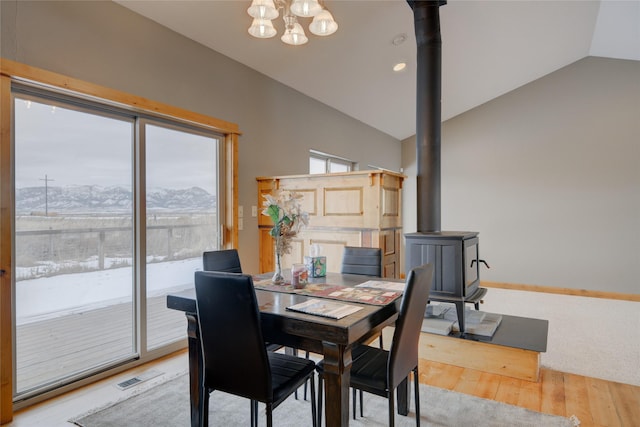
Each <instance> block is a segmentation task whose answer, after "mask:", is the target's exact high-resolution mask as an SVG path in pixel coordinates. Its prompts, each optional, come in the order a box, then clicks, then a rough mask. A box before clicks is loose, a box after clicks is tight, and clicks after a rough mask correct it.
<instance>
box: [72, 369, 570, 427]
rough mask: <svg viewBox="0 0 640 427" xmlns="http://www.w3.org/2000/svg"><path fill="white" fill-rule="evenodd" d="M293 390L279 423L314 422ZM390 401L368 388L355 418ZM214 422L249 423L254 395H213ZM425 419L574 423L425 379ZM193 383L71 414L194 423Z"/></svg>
mask: <svg viewBox="0 0 640 427" xmlns="http://www.w3.org/2000/svg"><path fill="white" fill-rule="evenodd" d="M298 396H299V397H300V399H299V400H296V399H295V398H294V397H293V396H291V397H290V398H289V399H287V400H286V401H285V402H284V403H283V404H281V405H280V406H279V407H278V408H276V409H275V410H274V411H273V425H274V426H278V427H280V426H284V427H300V426H310V425H311V405H310V402H309V401H305V400H303V399H302V398H301V397H302V393H300V392H299V393H298ZM387 408H388V407H387V401H386V399H384V398H380V397H377V396H373V395H370V394H365V401H364V417H360V416H359V415H358V417H357V419H356V420H353V419H351V420H350V424H349V425H352V426H385V425H387V424H388V421H387V420H388V416H387V410H388V409H387ZM209 409H210V414H209V425H210V426H227V427H229V426H247V425H250V422H249V418H250V417H249V414H250V408H249V401H248V400H246V399H241V398H237V397H234V396H231V395H228V394H225V393H222V392H213V393H212V394H211V399H210V408H209ZM410 409H411V412H410V413H409V415H408V416H406V417H405V416H401V415H397V414H396V418H395V419H396V421H395V422H396V425H398V426H415V412H414V405H413V397H412V398H411V408H410ZM420 412H421V414H420V423H421V425H423V426H454V427H455V426H474V427H475V426H487V427H489V426H491V427H498V426H509V427H515V426H522V427H525V426H526V427H529V426H530V427H540V426H545V427H547V426H548V427H555V426H558V427H573V426H574V425H575V423H574V422H573V421H572V420H571V419H569V418H564V417H558V416H553V415H547V414H541V413H538V412H534V411H530V410H527V409H524V408H520V407H517V406H512V405H506V404H503V403H499V402H495V401H492V400H487V399H480V398H477V397H473V396H469V395H466V394H462V393H456V392H452V391H449V390H443V389H440V388H436V387H431V386H428V385H423V384H421V385H420ZM189 420H190V418H189V385H188V377H187V375H182V376H180V377H178V378H176V379H173V380H170V381H167V382H165V383H163V384H160V385H158V386H155V387H153V388H152V389H150V390H148V391H145V392H143V393H140V394H138V395H135V396H133V397H131V398H129V399H126V400H123V401H121V402H118V403H116V404H113V405H112V406H109V407H106V408H101V409H96V410H93V411H90V412H89V413H87V414H84V415H80V416H78V417H75V418H73V419H71V420H69V421H70V422H72V423H75V424H76V425H78V426H82V427H106V426H109V427H115V426H132V427H147V426H148V427H164V426H166V427H181V426H184V427H188V426H189ZM259 424H260V425H261V426H264V425H266V418H265V411H264V405H260V414H259Z"/></svg>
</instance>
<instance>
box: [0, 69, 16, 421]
mask: <svg viewBox="0 0 640 427" xmlns="http://www.w3.org/2000/svg"><path fill="white" fill-rule="evenodd" d="M3 61H4V60H3ZM3 66H4V65H3ZM11 110H12V108H11V80H10V79H9V78H8V77H5V76H2V77H0V423H3V424H4V423H8V422H9V421H11V419H12V418H13V403H12V400H13V396H12V394H13V379H12V378H13V365H12V359H13V351H12V337H11V333H12V332H11V317H12V316H11V247H12V238H13V233H12V232H11V213H12V212H13V207H12V206H11V196H10V195H11V169H12V168H11V114H12V113H11Z"/></svg>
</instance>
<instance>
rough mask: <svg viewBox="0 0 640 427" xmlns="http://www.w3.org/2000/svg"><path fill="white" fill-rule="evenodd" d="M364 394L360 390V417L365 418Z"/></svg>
mask: <svg viewBox="0 0 640 427" xmlns="http://www.w3.org/2000/svg"><path fill="white" fill-rule="evenodd" d="M363 396H364V392H363V391H362V390H360V416H361V417H364V398H363Z"/></svg>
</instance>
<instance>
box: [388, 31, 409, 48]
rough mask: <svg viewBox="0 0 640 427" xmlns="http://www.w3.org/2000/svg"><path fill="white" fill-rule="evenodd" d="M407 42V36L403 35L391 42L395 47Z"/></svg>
mask: <svg viewBox="0 0 640 427" xmlns="http://www.w3.org/2000/svg"><path fill="white" fill-rule="evenodd" d="M406 40H407V35H406V34H404V33H402V34H398V35H397V36H395V37H394V38H393V40H391V43H392V44H393V45H394V46H400V45H401V44H402V43H404V42H405V41H406Z"/></svg>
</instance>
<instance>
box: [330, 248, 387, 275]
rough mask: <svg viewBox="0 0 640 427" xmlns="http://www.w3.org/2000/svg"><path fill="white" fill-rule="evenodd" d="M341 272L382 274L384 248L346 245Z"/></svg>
mask: <svg viewBox="0 0 640 427" xmlns="http://www.w3.org/2000/svg"><path fill="white" fill-rule="evenodd" d="M340 273H342V274H360V275H363V276H376V277H380V276H382V249H380V248H362V247H357V246H345V247H344V252H343V253H342V266H341V267H340Z"/></svg>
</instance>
